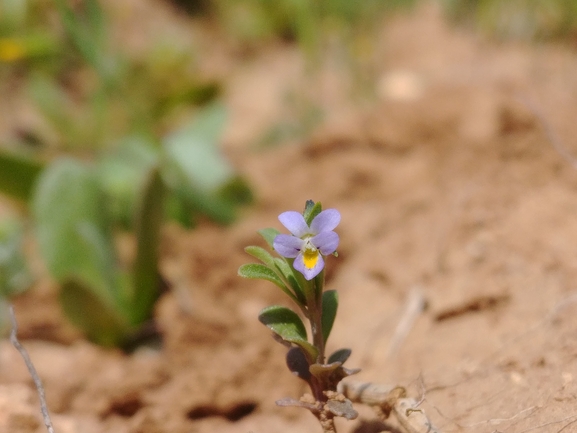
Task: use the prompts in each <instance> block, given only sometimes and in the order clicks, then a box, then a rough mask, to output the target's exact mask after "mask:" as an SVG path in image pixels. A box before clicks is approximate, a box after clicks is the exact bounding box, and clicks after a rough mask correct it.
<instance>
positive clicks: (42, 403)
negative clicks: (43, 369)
mask: <svg viewBox="0 0 577 433" xmlns="http://www.w3.org/2000/svg"><path fill="white" fill-rule="evenodd" d="M10 321H11V322H12V331H11V332H10V341H11V342H12V345H13V346H14V347H15V348H16V350H17V351H18V352H19V353H20V355H21V356H22V359H24V363H25V364H26V368H27V369H28V372H29V373H30V376H32V380H34V385H36V390H37V392H38V398H39V399H40V411H41V412H42V418H43V419H44V425H45V426H46V429H47V430H48V433H55V432H54V427H53V426H52V421H51V420H50V414H49V413H48V406H47V405H46V396H45V394H44V386H42V381H41V380H40V377H39V376H38V373H37V372H36V368H34V364H32V360H31V359H30V356H29V355H28V352H27V351H26V349H25V348H24V346H22V345H21V344H20V342H19V341H18V336H17V334H18V323H17V322H16V315H15V314H14V307H13V306H12V305H10Z"/></svg>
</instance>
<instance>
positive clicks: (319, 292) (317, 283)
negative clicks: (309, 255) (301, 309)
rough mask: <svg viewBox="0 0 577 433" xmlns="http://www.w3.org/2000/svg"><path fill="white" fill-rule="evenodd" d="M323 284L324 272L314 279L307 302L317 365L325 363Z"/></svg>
mask: <svg viewBox="0 0 577 433" xmlns="http://www.w3.org/2000/svg"><path fill="white" fill-rule="evenodd" d="M324 282H325V272H324V270H323V271H321V273H320V274H319V275H317V276H316V277H315V279H314V280H313V284H312V289H313V290H311V291H310V292H311V293H310V299H309V300H307V303H308V304H309V312H310V313H311V317H310V322H311V332H312V334H313V345H314V346H315V347H316V348H317V349H318V350H319V356H318V358H317V363H319V364H324V363H325V340H324V338H323V326H322V311H323V305H322V302H323V287H324Z"/></svg>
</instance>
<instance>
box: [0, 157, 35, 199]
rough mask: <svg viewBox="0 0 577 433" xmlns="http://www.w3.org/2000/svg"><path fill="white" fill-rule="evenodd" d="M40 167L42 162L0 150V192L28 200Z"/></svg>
mask: <svg viewBox="0 0 577 433" xmlns="http://www.w3.org/2000/svg"><path fill="white" fill-rule="evenodd" d="M42 168H43V166H42V164H41V163H40V162H38V161H35V160H33V159H30V158H27V157H24V156H21V155H17V154H15V153H9V152H6V151H2V152H0V192H2V193H4V194H7V195H9V196H11V197H13V198H16V199H18V200H22V201H27V200H29V199H30V196H31V194H32V190H33V187H34V184H35V182H36V180H37V178H38V176H39V175H40V172H41V171H42Z"/></svg>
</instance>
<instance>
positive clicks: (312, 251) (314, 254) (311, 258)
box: [303, 240, 319, 269]
mask: <svg viewBox="0 0 577 433" xmlns="http://www.w3.org/2000/svg"><path fill="white" fill-rule="evenodd" d="M303 261H304V263H305V266H306V267H307V268H308V269H312V268H314V267H315V265H316V264H317V262H318V261H319V250H317V249H316V248H315V246H314V245H313V244H311V243H310V241H308V240H307V243H306V245H305V247H304V251H303Z"/></svg>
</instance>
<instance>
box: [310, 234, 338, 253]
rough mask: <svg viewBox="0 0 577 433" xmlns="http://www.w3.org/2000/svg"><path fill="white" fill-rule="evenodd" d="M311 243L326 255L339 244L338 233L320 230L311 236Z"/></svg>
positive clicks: (333, 250) (332, 251)
mask: <svg viewBox="0 0 577 433" xmlns="http://www.w3.org/2000/svg"><path fill="white" fill-rule="evenodd" d="M311 243H312V244H313V245H314V246H315V248H317V249H319V250H321V253H322V254H323V255H325V256H326V255H328V254H332V253H334V252H335V251H336V249H337V247H338V246H339V235H338V234H336V233H335V232H322V233H319V234H318V235H316V236H314V237H312V238H311Z"/></svg>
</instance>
